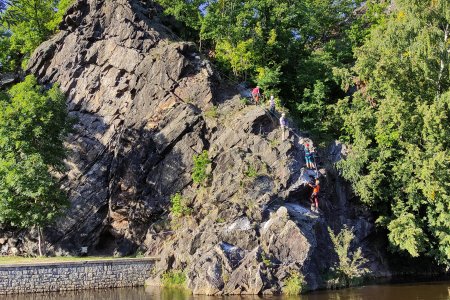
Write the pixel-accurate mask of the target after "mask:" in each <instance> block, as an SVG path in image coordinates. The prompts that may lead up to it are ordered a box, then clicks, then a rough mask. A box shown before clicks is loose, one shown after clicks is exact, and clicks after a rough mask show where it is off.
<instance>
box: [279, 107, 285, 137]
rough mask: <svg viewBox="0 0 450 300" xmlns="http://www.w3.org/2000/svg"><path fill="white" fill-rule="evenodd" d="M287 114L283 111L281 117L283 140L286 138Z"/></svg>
mask: <svg viewBox="0 0 450 300" xmlns="http://www.w3.org/2000/svg"><path fill="white" fill-rule="evenodd" d="M285 116H286V114H285V113H282V114H281V118H280V127H281V141H284V139H285V128H286V118H285Z"/></svg>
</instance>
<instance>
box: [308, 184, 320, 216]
mask: <svg viewBox="0 0 450 300" xmlns="http://www.w3.org/2000/svg"><path fill="white" fill-rule="evenodd" d="M319 183H320V182H319V179H317V178H316V182H315V184H310V183H308V185H309V186H310V187H312V188H313V192H312V194H311V197H310V198H309V201H311V210H313V211H316V212H319V191H320V185H319Z"/></svg>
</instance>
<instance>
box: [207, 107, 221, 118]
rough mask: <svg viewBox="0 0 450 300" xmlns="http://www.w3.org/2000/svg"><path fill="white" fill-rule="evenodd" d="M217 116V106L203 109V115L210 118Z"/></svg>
mask: <svg viewBox="0 0 450 300" xmlns="http://www.w3.org/2000/svg"><path fill="white" fill-rule="evenodd" d="M218 116H219V113H218V112H217V107H216V106H213V107H211V108H210V109H208V110H207V111H205V117H207V118H210V119H216V118H217V117H218Z"/></svg>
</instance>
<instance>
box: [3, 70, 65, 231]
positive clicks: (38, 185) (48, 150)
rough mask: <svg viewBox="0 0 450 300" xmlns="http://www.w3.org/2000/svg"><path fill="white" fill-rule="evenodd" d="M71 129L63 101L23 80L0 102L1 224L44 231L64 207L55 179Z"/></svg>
mask: <svg viewBox="0 0 450 300" xmlns="http://www.w3.org/2000/svg"><path fill="white" fill-rule="evenodd" d="M70 127H71V121H70V119H69V118H68V117H67V111H66V105H65V99H64V97H63V95H62V93H61V92H60V91H59V88H58V86H56V85H54V86H53V87H52V88H51V89H49V90H44V89H43V87H41V86H40V85H38V84H37V81H36V78H34V77H33V76H31V75H30V76H27V77H26V78H25V80H24V81H23V82H21V83H18V84H16V85H15V86H13V87H12V88H11V89H10V91H9V93H8V95H7V97H5V95H3V96H2V97H1V98H0V223H10V224H12V225H15V226H20V227H29V226H32V225H38V226H42V225H44V224H46V223H48V222H49V221H51V220H52V219H53V218H54V217H55V216H56V215H57V214H58V212H60V210H61V209H62V208H63V207H64V206H65V205H66V204H67V199H66V196H65V194H64V193H63V192H62V191H61V190H60V188H59V185H58V182H57V180H56V178H55V175H56V174H57V173H58V172H61V171H63V169H64V167H63V159H64V157H65V151H64V145H63V139H64V137H65V135H66V134H67V133H68V131H69V129H70Z"/></svg>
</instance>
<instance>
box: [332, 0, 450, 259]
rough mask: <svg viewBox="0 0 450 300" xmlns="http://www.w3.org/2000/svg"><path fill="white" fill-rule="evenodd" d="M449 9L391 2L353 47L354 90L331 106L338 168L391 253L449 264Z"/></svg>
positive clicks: (439, 0)
mask: <svg viewBox="0 0 450 300" xmlns="http://www.w3.org/2000/svg"><path fill="white" fill-rule="evenodd" d="M449 6H450V4H449V3H448V1H447V0H430V1H408V0H397V1H395V6H394V7H393V8H392V10H391V11H390V13H389V14H388V16H387V18H386V21H385V22H383V23H380V24H379V25H378V26H377V27H376V28H374V29H373V31H372V32H371V33H370V36H369V38H368V39H367V42H366V43H365V44H364V45H363V46H362V47H360V48H359V49H358V50H357V52H356V54H357V62H356V65H355V68H354V72H355V74H356V76H357V78H358V80H357V81H358V82H359V92H358V93H357V94H356V95H355V97H354V98H353V99H352V100H349V99H346V100H343V101H341V102H339V104H338V105H337V106H336V108H337V110H338V111H339V112H340V115H341V117H342V120H343V139H344V140H346V141H347V142H349V143H350V144H351V151H350V154H349V156H348V158H347V160H346V161H344V162H342V164H341V169H342V170H343V174H344V176H345V177H346V178H347V179H348V180H349V181H350V182H352V183H353V186H354V189H355V191H356V193H357V194H358V195H359V197H360V198H361V199H362V201H363V202H365V203H367V204H369V205H370V206H372V208H373V209H374V210H376V211H377V212H378V213H379V215H380V218H379V219H378V223H379V224H380V225H381V226H383V227H385V228H387V229H388V231H389V240H390V242H391V244H392V245H393V247H394V248H395V249H397V250H401V251H406V252H408V253H409V254H411V255H412V256H415V257H416V256H419V255H421V254H426V255H429V256H432V257H434V258H435V259H436V260H437V261H438V262H440V263H443V264H447V265H449V264H450V185H449V182H450V175H449V172H448V170H449V169H450V138H449V137H450V73H449V65H450V60H449V52H450V40H449V35H450V7H449Z"/></svg>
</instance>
